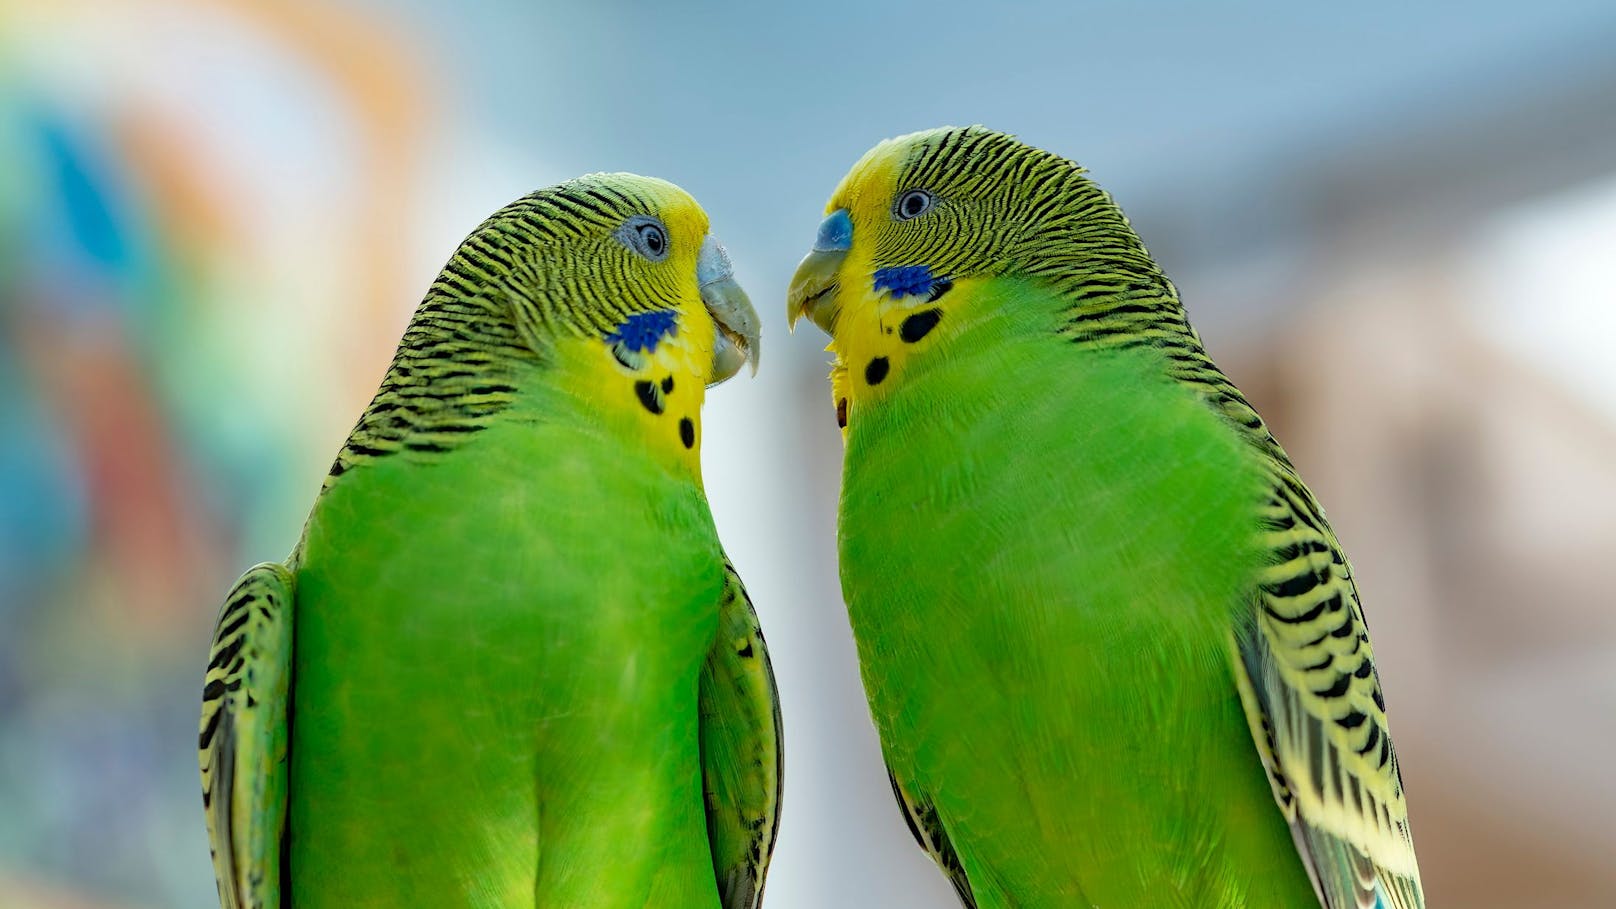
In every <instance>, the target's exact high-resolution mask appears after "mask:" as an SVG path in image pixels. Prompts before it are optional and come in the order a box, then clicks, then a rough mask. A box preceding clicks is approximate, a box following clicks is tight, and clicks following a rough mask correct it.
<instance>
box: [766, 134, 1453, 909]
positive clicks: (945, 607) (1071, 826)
mask: <svg viewBox="0 0 1616 909" xmlns="http://www.w3.org/2000/svg"><path fill="white" fill-rule="evenodd" d="M827 210H828V217H827V218H826V219H825V221H824V223H823V224H822V225H821V226H820V229H819V236H818V240H817V242H816V243H815V246H814V249H813V251H812V252H811V253H810V254H809V256H808V257H807V258H806V259H805V260H804V261H803V263H802V265H801V267H800V268H799V269H798V271H797V274H796V277H795V279H794V281H793V284H792V287H791V292H790V299H789V311H790V316H791V318H792V319H793V320H795V319H796V318H798V317H800V316H806V317H807V318H809V319H810V320H812V321H813V322H814V323H815V324H817V325H818V326H820V327H821V328H823V329H824V330H825V331H827V332H828V333H829V334H830V335H831V337H832V349H833V350H834V352H835V365H834V367H833V372H832V380H833V381H832V384H833V391H834V399H835V403H836V408H837V413H838V417H839V420H840V422H841V423H842V425H843V427H844V432H845V441H846V451H845V458H844V468H843V478H842V492H841V513H840V538H839V550H840V558H841V576H842V590H843V593H844V596H845V599H846V602H847V609H848V614H849V617H850V619H851V621H852V626H853V631H854V636H855V638H856V640H857V644H858V651H859V659H860V664H861V671H862V674H863V678H864V685H865V690H866V693H867V695H868V698H869V703H870V709H871V713H872V715H873V716H874V719H875V723H876V726H877V727H878V730H879V732H880V737H881V744H882V750H883V753H884V756H885V758H886V762H887V769H888V771H889V774H890V776H891V779H892V785H893V789H894V791H895V793H896V795H897V797H898V800H899V802H900V804H901V805H902V808H903V810H904V812H905V814H906V816H907V818H908V821H909V824H910V828H911V831H912V832H913V833H914V834H915V837H916V838H917V839H918V840H919V841H920V843H921V845H922V846H923V847H924V848H925V849H926V850H928V851H929V852H930V853H931V855H932V857H933V858H934V859H935V860H936V862H937V864H938V865H940V866H941V868H942V869H943V871H944V872H945V873H946V874H947V875H948V877H949V878H950V879H951V881H952V883H953V884H954V886H955V888H956V889H957V890H958V892H959V894H960V896H961V898H962V899H963V900H964V902H965V903H966V904H967V905H969V906H975V907H981V909H988V907H993V909H1004V907H1012V906H1013V907H1018V909H1028V907H1076V906H1085V907H1105V909H1123V907H1175V906H1176V907H1195V909H1209V907H1252V909H1260V907H1299V906H1304V905H1314V906H1316V905H1319V904H1321V903H1322V904H1323V905H1324V906H1326V907H1329V909H1360V907H1387V909H1412V907H1418V906H1420V905H1422V904H1423V896H1422V894H1421V889H1420V881H1419V871H1418V868H1417V867H1416V864H1415V858H1414V848H1413V844H1412V840H1411V838H1410V834H1409V826H1408V815H1407V808H1406V804H1405V801H1404V796H1403V788H1402V784H1401V781H1400V779H1399V775H1398V767H1397V756H1396V753H1395V751H1394V750H1393V748H1392V744H1391V739H1390V738H1389V736H1388V732H1387V725H1386V709H1385V702H1384V700H1383V698H1382V695H1381V688H1380V682H1379V679H1378V677H1377V675H1376V671H1375V665H1374V661H1373V659H1372V657H1371V651H1370V646H1369V635H1368V633H1367V631H1366V630H1365V626H1364V619H1363V613H1362V611H1361V609H1360V607H1359V602H1358V594H1357V591H1356V589H1355V588H1354V585H1353V580H1352V573H1351V570H1350V568H1349V567H1348V563H1347V560H1346V557H1345V556H1344V555H1343V553H1342V550H1341V545H1340V543H1339V542H1338V541H1337V539H1336V537H1335V534H1334V533H1332V532H1331V530H1330V527H1329V525H1328V524H1327V523H1326V522H1325V519H1324V514H1323V512H1322V510H1321V509H1320V507H1319V503H1318V502H1317V500H1315V498H1314V497H1313V494H1312V493H1311V492H1309V491H1308V488H1307V487H1306V486H1305V485H1304V484H1303V483H1302V480H1301V478H1300V477H1299V476H1298V475H1297V472H1296V468H1295V467H1294V466H1293V465H1292V463H1291V461H1290V459H1289V458H1288V457H1287V456H1286V454H1285V452H1284V451H1283V450H1282V449H1281V448H1280V446H1279V444H1278V443H1277V442H1276V441H1275V440H1274V437H1273V436H1272V435H1270V434H1269V431H1268V430H1267V428H1266V427H1265V426H1264V425H1263V421H1262V420H1261V419H1260V418H1259V417H1258V416H1257V414H1256V412H1255V411H1254V410H1252V408H1251V406H1250V405H1249V404H1248V403H1247V402H1246V399H1245V398H1244V397H1243V396H1242V395H1241V393H1240V391H1239V390H1238V389H1236V388H1235V387H1234V385H1232V384H1231V383H1230V382H1229V380H1228V378H1227V377H1225V376H1224V374H1223V373H1222V372H1220V371H1219V370H1218V368H1217V367H1216V366H1214V365H1213V363H1212V361H1211V360H1210V359H1209V358H1208V357H1207V354H1206V351H1205V350H1204V349H1203V348H1202V345H1201V342H1200V339H1199V338H1198V337H1197V335H1196V333H1195V331H1194V330H1193V329H1191V328H1190V325H1189V323H1188V322H1187V321H1186V319H1185V315H1184V310H1183V308H1182V307H1181V305H1180V303H1179V298H1178V293H1177V291H1176V290H1175V289H1174V287H1173V285H1172V283H1171V282H1170V281H1169V280H1168V279H1167V277H1166V276H1165V275H1164V274H1163V273H1162V271H1161V269H1160V268H1158V267H1157V265H1156V263H1155V262H1154V261H1153V260H1152V259H1151V257H1150V255H1149V254H1148V253H1147V252H1146V251H1145V248H1144V246H1143V245H1142V244H1141V243H1140V241H1139V238H1138V237H1137V236H1136V235H1135V234H1134V232H1133V230H1132V229H1131V228H1130V227H1129V225H1128V222H1127V220H1126V219H1125V218H1124V217H1123V215H1122V212H1121V211H1120V210H1119V209H1118V208H1117V206H1116V205H1115V203H1113V202H1112V200H1111V199H1110V197H1109V196H1107V195H1106V194H1105V193H1104V192H1103V191H1101V190H1100V189H1099V188H1098V187H1097V186H1095V184H1094V183H1092V182H1091V181H1090V180H1088V179H1087V178H1086V177H1085V176H1084V172H1083V170H1082V169H1081V168H1079V167H1077V166H1076V165H1074V164H1072V163H1071V162H1069V161H1067V160H1065V159H1063V158H1061V157H1059V156H1057V155H1054V154H1050V153H1048V152H1045V151H1041V150H1039V149H1037V148H1033V147H1030V146H1028V145H1025V144H1023V143H1021V142H1018V141H1017V140H1015V139H1013V138H1012V137H1010V136H1006V135H1003V134H1001V133H996V132H992V131H989V130H986V129H982V128H977V127H973V128H968V129H956V128H947V129H938V130H932V131H929V132H922V133H916V134H914V135H910V136H905V137H903V138H899V139H894V140H890V141H887V142H884V143H882V144H880V145H878V146H876V147H875V148H874V149H872V150H871V151H870V152H869V153H867V154H866V155H865V156H864V158H863V159H862V160H861V161H859V163H858V164H857V165H856V166H855V167H854V168H853V170H852V171H851V172H850V173H849V174H848V176H847V177H846V178H845V179H844V180H843V182H842V184H841V186H840V187H839V188H838V189H837V190H836V192H835V194H834V195H833V196H832V197H831V201H830V204H829V206H828V207H827ZM1276 803H1277V804H1276Z"/></svg>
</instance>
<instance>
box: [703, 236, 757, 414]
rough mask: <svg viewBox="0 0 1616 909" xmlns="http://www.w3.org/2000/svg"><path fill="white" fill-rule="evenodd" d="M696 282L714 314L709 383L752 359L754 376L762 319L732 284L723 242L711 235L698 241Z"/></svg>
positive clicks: (733, 372)
mask: <svg viewBox="0 0 1616 909" xmlns="http://www.w3.org/2000/svg"><path fill="white" fill-rule="evenodd" d="M696 284H697V285H698V286H699V287H700V288H701V302H702V305H704V306H706V307H707V312H708V313H710V314H711V315H712V317H713V326H714V327H715V328H716V329H717V334H718V337H717V338H716V339H715V340H714V342H713V378H712V381H711V382H709V383H707V384H708V385H709V386H712V385H717V384H718V383H720V382H722V381H724V380H725V379H728V378H729V377H730V376H733V375H735V374H736V373H737V372H740V371H741V364H742V363H745V362H746V361H748V360H750V361H752V375H754V376H755V375H757V371H758V358H759V357H760V356H761V354H762V341H763V338H762V333H763V329H762V322H761V321H759V320H758V314H757V310H755V309H753V308H752V301H751V300H748V299H747V298H746V291H744V290H741V285H739V284H736V283H735V269H734V268H733V267H732V266H731V265H730V262H729V253H727V252H725V251H724V244H722V243H720V242H718V241H717V240H716V239H714V238H713V237H712V236H711V235H710V234H709V235H708V237H707V239H706V240H704V241H703V242H702V244H701V253H700V254H699V255H698V256H697V258H696Z"/></svg>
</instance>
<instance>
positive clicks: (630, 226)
mask: <svg viewBox="0 0 1616 909" xmlns="http://www.w3.org/2000/svg"><path fill="white" fill-rule="evenodd" d="M615 236H616V237H617V239H618V240H619V241H620V242H621V243H622V244H623V245H624V246H627V247H628V248H629V249H632V250H634V251H635V252H637V253H639V254H640V255H642V256H644V257H645V258H647V259H650V260H651V261H652V262H661V261H662V260H663V259H666V258H667V257H668V229H667V228H666V227H663V226H662V222H661V221H658V220H657V219H656V218H652V217H650V216H648V215H635V216H634V217H632V218H629V219H628V220H627V221H624V222H623V226H622V227H619V228H618V229H617V233H616V234H615Z"/></svg>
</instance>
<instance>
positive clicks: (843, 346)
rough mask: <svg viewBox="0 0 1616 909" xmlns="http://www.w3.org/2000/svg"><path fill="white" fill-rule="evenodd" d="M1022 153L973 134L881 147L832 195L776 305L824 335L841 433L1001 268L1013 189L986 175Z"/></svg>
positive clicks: (1008, 142)
mask: <svg viewBox="0 0 1616 909" xmlns="http://www.w3.org/2000/svg"><path fill="white" fill-rule="evenodd" d="M1027 148H1028V147H1027V146H1023V145H1021V144H1020V143H1018V142H1015V141H1014V140H1013V139H1010V138H1009V137H1008V136H1003V135H1001V134H999V133H993V132H990V131H988V130H984V129H980V128H975V127H973V128H969V129H954V128H945V129H940V130H931V131H928V132H923V133H916V134H913V135H910V136H904V137H901V138H898V139H889V140H887V141H885V142H882V143H881V144H880V145H877V146H876V147H875V148H873V149H871V150H870V151H869V152H867V153H866V154H865V155H864V157H863V158H862V159H860V160H859V162H858V163H857V164H855V165H854V166H853V169H852V170H851V171H850V172H849V173H848V175H847V176H846V177H845V178H844V179H843V180H842V183H841V185H840V186H838V187H837V189H836V192H835V193H834V194H832V196H831V200H830V203H829V204H828V205H827V206H826V215H827V217H826V219H825V222H824V224H822V225H821V227H820V234H819V237H818V239H817V240H816V242H815V245H814V251H813V252H812V253H810V254H809V255H808V257H807V258H806V259H804V260H803V262H802V265H801V266H800V267H799V268H798V270H797V275H796V277H795V278H794V280H793V283H792V288H791V292H790V295H789V299H788V304H787V305H788V310H789V312H788V315H789V317H790V319H791V320H792V321H793V322H795V321H796V319H797V318H799V317H801V316H807V317H808V318H809V319H810V320H811V321H813V322H814V323H815V324H817V325H818V326H819V327H820V328H822V329H824V330H825V331H826V332H827V333H829V334H830V335H831V344H830V348H829V349H830V350H832V351H833V352H835V354H836V364H835V366H834V367H833V370H832V373H831V381H832V391H833V395H834V399H835V402H836V407H837V414H838V419H839V421H840V422H841V425H842V426H843V427H844V429H845V428H846V426H847V425H848V421H849V420H850V419H852V417H851V415H852V414H853V413H854V412H856V410H857V409H858V407H859V406H860V404H861V403H864V402H868V401H872V400H878V399H879V398H880V397H881V396H882V395H884V394H886V393H888V392H889V391H890V390H891V389H892V388H893V387H896V385H897V384H898V382H899V381H901V379H900V378H899V377H901V375H902V374H903V373H904V370H905V367H906V365H907V363H908V361H909V360H910V359H911V358H913V357H915V356H920V355H923V354H924V353H925V352H926V351H927V350H928V349H929V348H932V347H935V346H936V345H938V344H939V343H940V342H941V341H942V340H943V339H944V338H946V337H948V336H949V335H950V334H951V333H952V327H953V326H954V325H956V324H959V323H960V321H961V320H962V319H964V318H967V317H968V312H967V311H966V310H967V307H968V306H969V301H970V299H971V298H972V294H970V293H968V292H962V288H963V289H965V290H968V289H969V288H970V287H971V286H972V285H973V284H974V283H976V282H979V281H981V280H985V279H987V278H989V277H991V276H993V275H995V274H999V273H1002V272H1003V271H1004V270H1006V268H1007V267H1008V264H1009V263H1010V262H1011V261H1012V260H1013V256H1012V255H1011V251H1012V250H1013V249H1014V247H1015V245H1016V241H1017V239H1018V238H1019V231H1020V228H1021V226H1022V225H1023V224H1024V223H1025V219H1022V218H1020V217H1018V215H1019V214H1020V212H1019V208H1018V206H1017V204H1016V202H1017V196H1018V191H1017V187H1016V185H1015V181H1013V180H1006V179H996V177H997V176H999V175H998V174H997V173H996V170H995V168H994V167H993V165H997V164H999V162H1000V161H1001V160H1008V159H1011V158H1013V157H1014V155H1015V154H1017V153H1019V152H1020V151H1021V150H1024V149H1027ZM984 165H987V166H984Z"/></svg>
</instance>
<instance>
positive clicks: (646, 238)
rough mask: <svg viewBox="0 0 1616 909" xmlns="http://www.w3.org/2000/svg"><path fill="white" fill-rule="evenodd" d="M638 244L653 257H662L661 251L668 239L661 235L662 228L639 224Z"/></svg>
mask: <svg viewBox="0 0 1616 909" xmlns="http://www.w3.org/2000/svg"><path fill="white" fill-rule="evenodd" d="M639 233H640V242H641V243H644V244H645V248H646V251H648V252H649V253H650V254H651V255H653V256H660V255H662V250H663V248H664V247H666V246H667V245H668V238H667V236H666V235H665V234H663V233H662V228H660V227H657V226H656V225H655V224H641V225H640V229H639Z"/></svg>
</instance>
